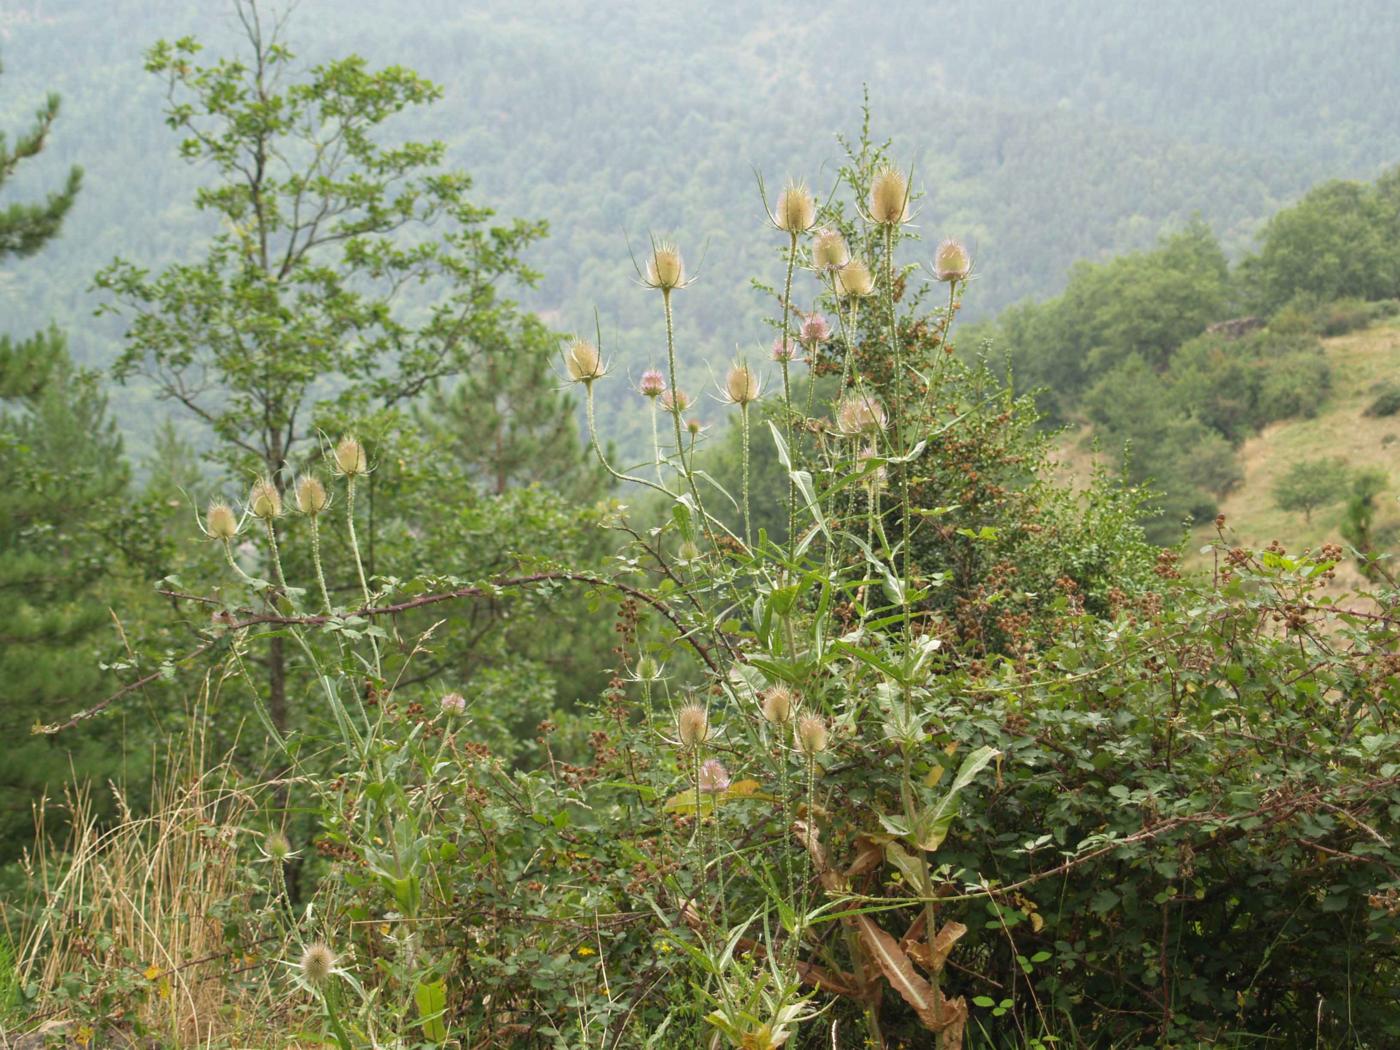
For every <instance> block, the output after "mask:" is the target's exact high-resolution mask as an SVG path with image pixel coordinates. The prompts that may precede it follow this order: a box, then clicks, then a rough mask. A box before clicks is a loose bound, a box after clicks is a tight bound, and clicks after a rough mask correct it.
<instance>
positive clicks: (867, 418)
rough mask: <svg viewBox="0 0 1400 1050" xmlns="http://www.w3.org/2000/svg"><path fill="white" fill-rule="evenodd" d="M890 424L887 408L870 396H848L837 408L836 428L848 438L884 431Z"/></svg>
mask: <svg viewBox="0 0 1400 1050" xmlns="http://www.w3.org/2000/svg"><path fill="white" fill-rule="evenodd" d="M888 422H889V417H888V416H887V415H886V413H885V406H884V405H882V404H881V403H880V402H879V401H878V400H877V399H876V398H873V397H871V396H870V395H869V394H860V393H856V394H847V395H846V396H845V397H843V398H842V399H841V403H840V404H839V405H838V406H837V407H836V427H837V429H838V430H840V431H841V433H843V434H845V435H846V436H847V437H858V436H860V435H861V434H873V433H875V432H877V431H880V430H884V429H885V426H886V424H887V423H888Z"/></svg>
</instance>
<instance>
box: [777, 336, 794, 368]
mask: <svg viewBox="0 0 1400 1050" xmlns="http://www.w3.org/2000/svg"><path fill="white" fill-rule="evenodd" d="M772 353H773V360H774V361H777V362H778V363H779V364H781V363H783V362H784V361H792V360H795V359H796V357H797V346H796V345H795V344H794V343H793V342H792V341H791V340H789V339H785V338H783V337H782V336H778V337H777V338H775V339H774V340H773V351H772Z"/></svg>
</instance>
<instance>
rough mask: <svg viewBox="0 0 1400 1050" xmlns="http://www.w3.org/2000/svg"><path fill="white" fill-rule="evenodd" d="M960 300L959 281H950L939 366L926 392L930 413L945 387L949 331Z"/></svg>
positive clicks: (939, 336) (940, 336)
mask: <svg viewBox="0 0 1400 1050" xmlns="http://www.w3.org/2000/svg"><path fill="white" fill-rule="evenodd" d="M957 302H958V282H957V281H949V282H948V312H947V313H946V314H944V316H943V325H942V328H941V329H940V331H939V333H938V368H937V371H936V374H935V376H934V382H932V383H930V384H929V387H928V389H927V390H926V391H925V392H924V405H923V412H924V414H925V415H927V414H928V411H929V408H930V407H932V404H933V399H934V397H936V396H937V394H938V391H939V390H941V389H942V388H943V374H944V372H945V371H946V370H947V360H948V333H949V332H951V331H952V330H953V317H954V316H955V315H956V313H957Z"/></svg>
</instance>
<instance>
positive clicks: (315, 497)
mask: <svg viewBox="0 0 1400 1050" xmlns="http://www.w3.org/2000/svg"><path fill="white" fill-rule="evenodd" d="M296 492H297V510H299V511H301V512H302V513H303V514H305V515H306V516H307V517H311V518H314V517H315V516H316V515H317V514H320V513H321V511H323V510H325V509H326V506H327V505H328V504H329V503H330V497H329V496H327V495H326V486H324V485H322V484H321V479H320V478H317V477H313V476H312V475H310V474H307V475H306V476H305V477H303V478H301V479H299V480H298V481H297V489H296Z"/></svg>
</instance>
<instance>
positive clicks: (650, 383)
mask: <svg viewBox="0 0 1400 1050" xmlns="http://www.w3.org/2000/svg"><path fill="white" fill-rule="evenodd" d="M637 389H638V390H639V391H640V392H641V395H642V396H643V397H650V398H657V397H660V396H661V395H662V394H664V393H665V392H666V377H665V376H663V375H662V374H661V373H660V372H658V371H657V370H656V369H655V368H648V369H647V370H646V371H645V372H643V373H642V378H641V380H640V381H639V382H638V383H637Z"/></svg>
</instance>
